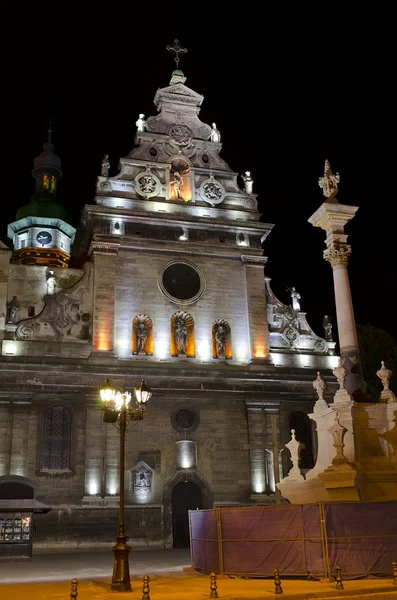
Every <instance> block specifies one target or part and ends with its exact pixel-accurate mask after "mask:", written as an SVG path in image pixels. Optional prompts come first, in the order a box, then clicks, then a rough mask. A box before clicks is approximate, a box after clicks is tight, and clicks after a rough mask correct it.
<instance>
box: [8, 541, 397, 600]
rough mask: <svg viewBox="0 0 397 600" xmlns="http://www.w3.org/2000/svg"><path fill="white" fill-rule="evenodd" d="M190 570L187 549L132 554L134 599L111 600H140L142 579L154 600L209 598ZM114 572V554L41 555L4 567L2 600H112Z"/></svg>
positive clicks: (385, 594) (369, 583)
mask: <svg viewBox="0 0 397 600" xmlns="http://www.w3.org/2000/svg"><path fill="white" fill-rule="evenodd" d="M189 565H190V553H189V551H188V550H157V551H146V552H132V553H131V555H130V571H131V581H132V587H133V591H132V593H131V594H117V593H115V594H112V595H111V596H110V598H111V600H113V599H115V600H116V599H117V598H130V599H131V600H134V599H136V600H141V598H142V576H143V575H144V574H147V575H149V576H150V577H151V582H150V597H151V600H205V599H206V598H209V596H210V580H209V577H208V576H207V575H203V574H201V573H196V572H188V571H184V570H183V568H184V567H188V566H189ZM112 567H113V554H112V553H111V552H96V553H94V552H89V553H83V552H80V553H76V552H75V553H71V554H52V555H37V556H34V557H33V558H32V560H31V561H29V562H26V561H24V562H9V563H8V562H7V563H4V562H0V600H69V598H70V580H71V579H72V578H73V577H76V578H77V579H78V580H79V586H78V600H105V599H106V600H109V584H110V577H111V572H112ZM217 586H218V595H219V598H220V599H224V600H260V599H261V600H266V599H268V598H269V599H270V598H273V599H274V598H282V599H285V600H287V599H291V600H292V599H293V600H306V599H309V598H310V599H313V598H324V599H325V598H327V599H328V600H334V599H336V598H356V599H357V600H397V586H396V585H393V583H392V580H391V577H390V579H384V580H360V581H345V582H344V586H345V589H344V591H343V592H339V591H337V590H336V589H335V583H319V582H314V581H303V580H300V581H296V580H282V587H283V595H280V596H275V595H274V583H273V581H272V580H271V579H259V580H253V579H248V580H246V579H240V578H236V579H232V578H228V577H226V578H221V577H220V578H218V580H217Z"/></svg>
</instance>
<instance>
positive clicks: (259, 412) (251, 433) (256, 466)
mask: <svg viewBox="0 0 397 600" xmlns="http://www.w3.org/2000/svg"><path fill="white" fill-rule="evenodd" d="M247 417H248V439H249V448H250V450H249V460H250V472H251V495H250V499H251V500H252V501H253V502H258V501H259V502H260V501H261V500H262V499H263V497H264V495H266V494H268V492H269V485H268V472H267V457H266V448H265V446H264V442H265V433H266V432H265V427H266V420H265V413H264V411H263V409H262V408H261V407H254V406H251V407H249V408H248V410H247ZM255 445H258V446H259V447H258V448H255V447H254V446H255Z"/></svg>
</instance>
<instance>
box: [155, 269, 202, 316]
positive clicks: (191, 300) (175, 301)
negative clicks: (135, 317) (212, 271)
mask: <svg viewBox="0 0 397 600" xmlns="http://www.w3.org/2000/svg"><path fill="white" fill-rule="evenodd" d="M171 265H187V266H188V267H191V268H192V269H194V270H195V271H196V273H197V274H198V276H199V279H200V289H199V291H198V292H197V294H196V295H195V296H192V297H191V298H188V299H187V300H181V299H180V298H175V296H171V294H170V293H169V292H167V290H166V289H165V287H164V283H163V276H164V273H165V271H166V270H167V269H168V268H169V267H170V266H171ZM157 284H158V286H159V289H160V291H161V292H162V294H164V296H165V297H166V298H167V299H168V300H169V301H170V302H173V304H178V305H182V306H187V305H189V304H193V303H194V302H197V300H198V299H199V298H201V296H202V295H203V294H204V292H205V288H206V283H205V277H204V275H203V272H202V271H201V269H199V268H198V267H197V266H196V265H194V264H193V263H191V262H189V261H187V260H171V261H169V262H168V263H167V264H165V265H164V266H163V268H162V269H161V271H160V273H159V276H158V280H157Z"/></svg>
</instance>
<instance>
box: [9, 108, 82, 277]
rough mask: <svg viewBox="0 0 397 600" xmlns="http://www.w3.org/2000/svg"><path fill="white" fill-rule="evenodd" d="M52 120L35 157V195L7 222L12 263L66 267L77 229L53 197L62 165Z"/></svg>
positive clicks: (54, 196) (60, 176) (33, 173)
mask: <svg viewBox="0 0 397 600" xmlns="http://www.w3.org/2000/svg"><path fill="white" fill-rule="evenodd" d="M51 135H52V121H51V120H50V122H49V126H48V140H47V142H46V143H45V144H44V145H43V152H41V154H40V155H39V156H37V157H36V158H35V160H34V169H33V170H32V175H33V177H34V179H35V180H36V190H35V194H34V195H33V196H32V197H31V198H30V200H29V203H28V204H25V206H22V207H21V208H20V209H19V210H18V212H17V215H16V219H17V220H16V221H14V222H13V223H10V224H9V225H8V231H7V234H8V237H9V238H10V239H12V242H13V246H14V251H13V254H12V257H11V262H13V263H18V264H28V265H29V264H31V265H41V266H53V267H67V266H68V264H69V259H70V249H71V245H72V243H73V240H74V235H75V232H76V230H75V229H74V227H72V226H71V225H70V224H69V221H70V216H69V215H68V213H67V212H66V210H65V209H64V208H63V206H62V205H61V204H60V203H59V201H58V199H57V197H56V191H57V185H58V181H59V180H60V179H61V178H62V164H61V160H60V158H59V157H58V156H57V155H56V154H55V152H54V145H53V143H52V141H51Z"/></svg>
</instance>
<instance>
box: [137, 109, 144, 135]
mask: <svg viewBox="0 0 397 600" xmlns="http://www.w3.org/2000/svg"><path fill="white" fill-rule="evenodd" d="M135 125H136V127H137V131H139V132H142V131H146V121H145V115H144V114H143V113H140V115H139V118H138V120H137V122H136V123H135Z"/></svg>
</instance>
